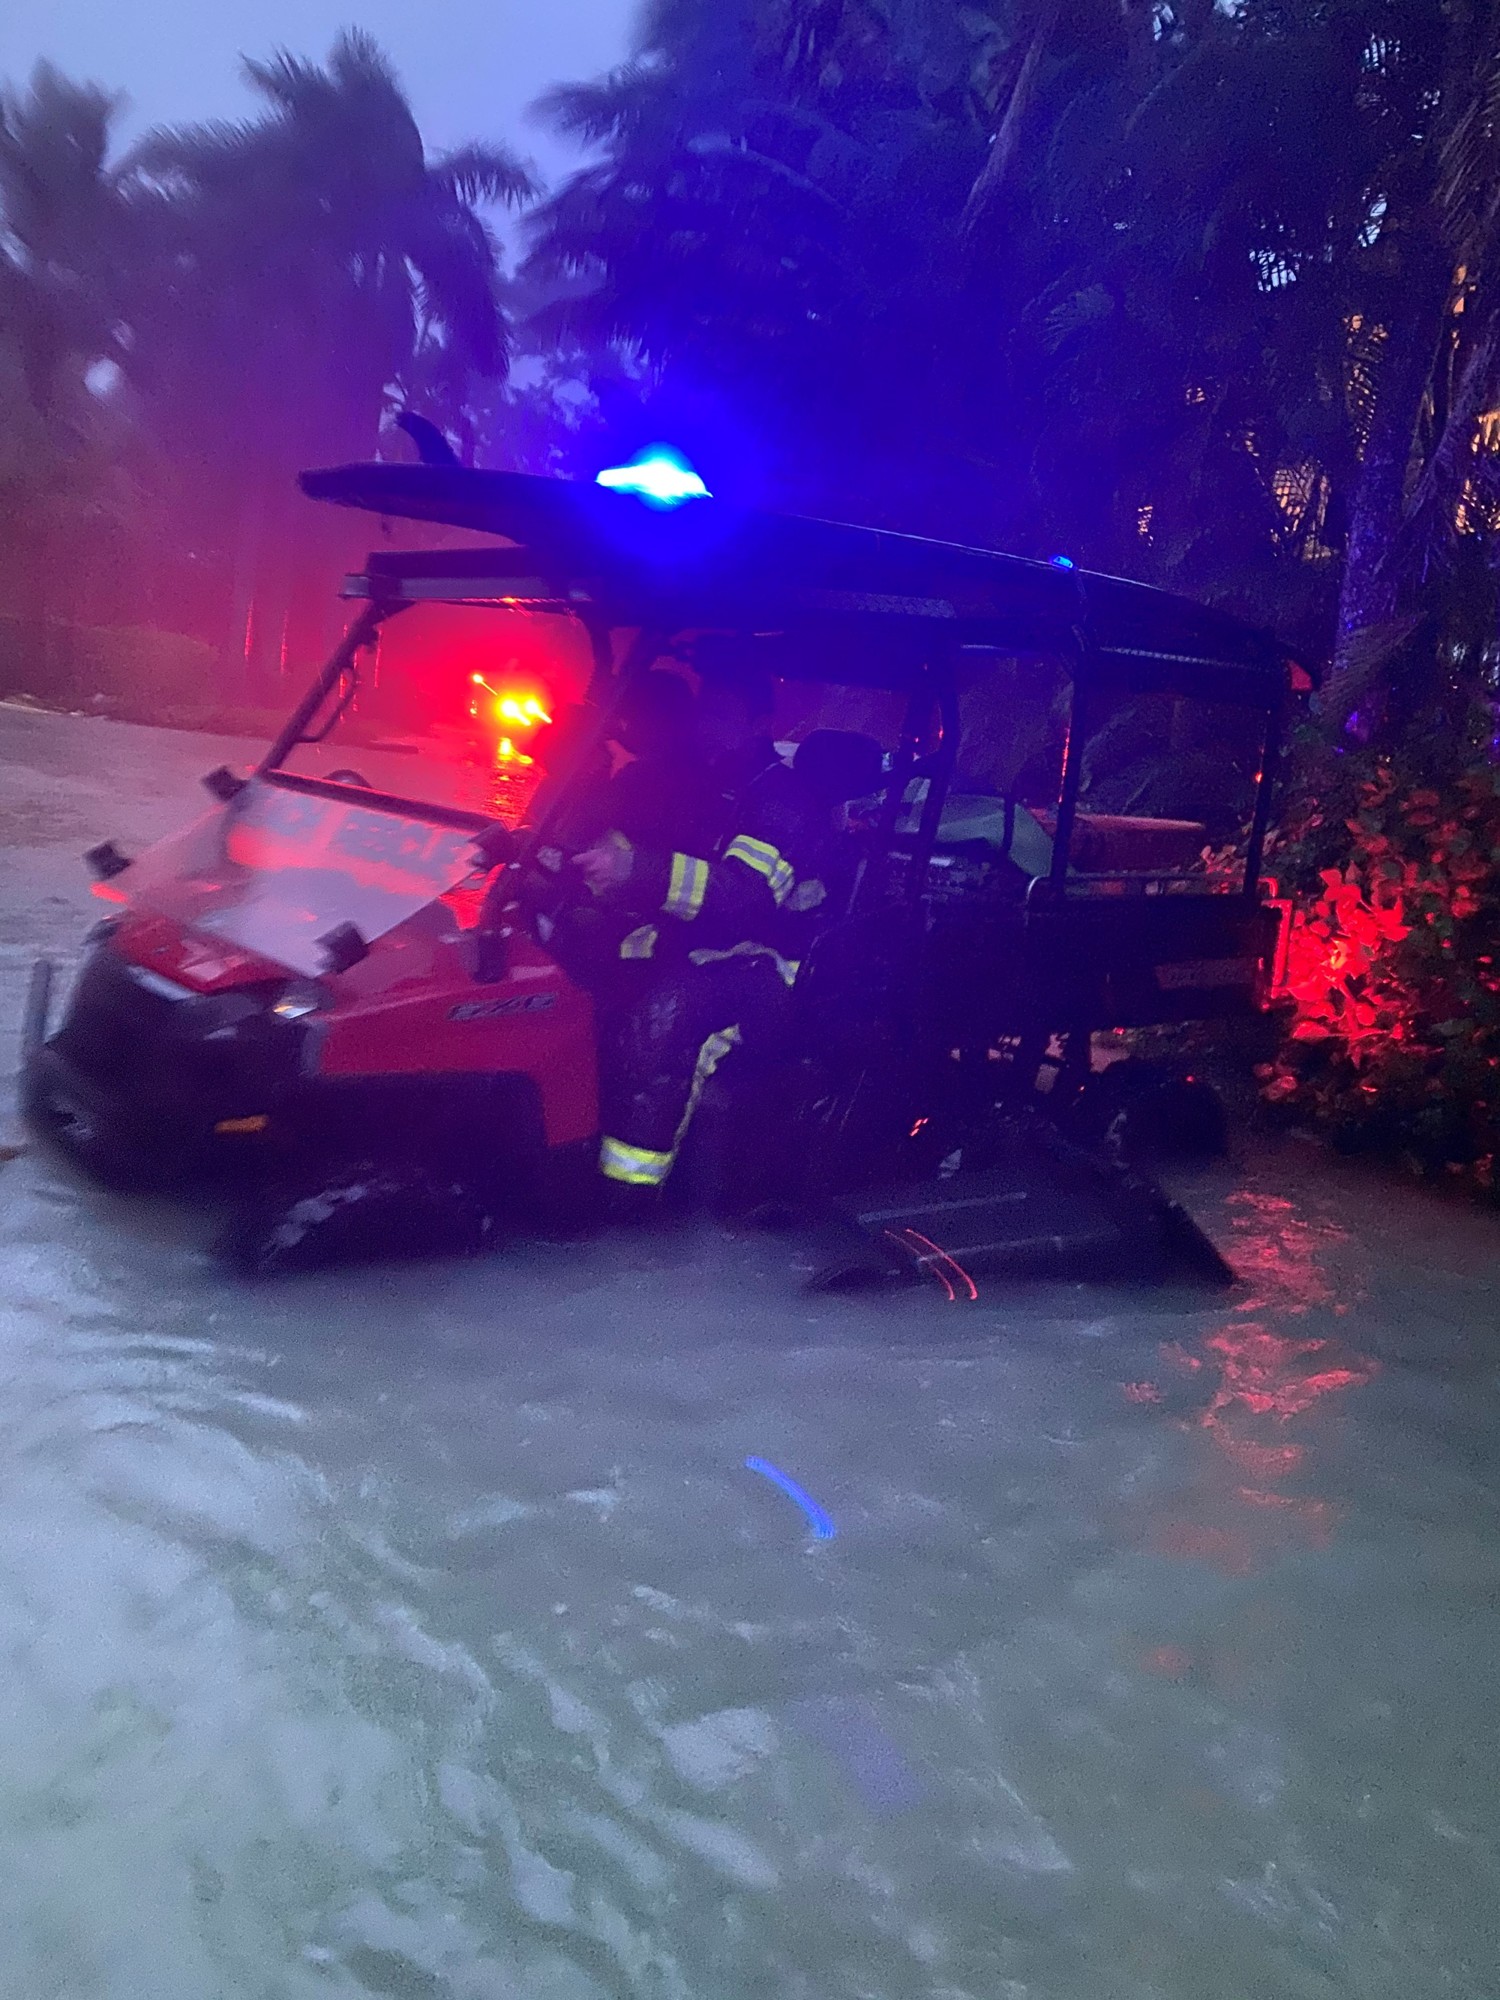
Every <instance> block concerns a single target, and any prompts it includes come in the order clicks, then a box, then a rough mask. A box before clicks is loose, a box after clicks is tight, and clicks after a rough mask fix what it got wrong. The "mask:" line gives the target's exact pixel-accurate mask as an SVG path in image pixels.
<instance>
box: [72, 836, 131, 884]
mask: <svg viewBox="0 0 1500 2000" xmlns="http://www.w3.org/2000/svg"><path fill="white" fill-rule="evenodd" d="M83 859H84V862H85V865H86V866H87V868H88V871H89V873H90V874H91V875H92V876H93V878H94V880H95V881H96V882H109V881H112V880H113V879H114V877H115V876H116V875H123V874H124V873H125V870H126V869H127V868H128V867H129V866H130V856H129V855H128V854H122V853H121V852H120V850H119V848H118V847H116V846H115V844H114V842H113V841H112V840H101V841H100V843H99V845H98V846H97V847H90V848H87V849H86V850H85V852H84V857H83Z"/></svg>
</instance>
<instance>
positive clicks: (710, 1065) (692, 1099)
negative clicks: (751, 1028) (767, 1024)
mask: <svg viewBox="0 0 1500 2000" xmlns="http://www.w3.org/2000/svg"><path fill="white" fill-rule="evenodd" d="M739 1039H740V1031H739V1024H738V1023H736V1024H735V1025H734V1026H733V1027H730V1028H720V1029H719V1030H718V1032H717V1033H716V1034H712V1035H710V1036H709V1038H708V1040H707V1041H706V1042H705V1043H704V1044H703V1046H702V1048H701V1049H699V1051H698V1060H697V1062H696V1063H695V1064H694V1065H693V1083H692V1088H691V1089H690V1090H689V1091H688V1101H687V1104H686V1106H685V1107H684V1109H683V1113H682V1122H681V1123H680V1124H679V1125H678V1127H677V1131H676V1133H675V1134H674V1135H673V1139H672V1158H673V1159H675V1158H676V1157H677V1149H678V1147H679V1146H680V1145H681V1144H682V1142H683V1140H684V1138H685V1137H686V1136H687V1128H688V1127H689V1125H691V1124H692V1122H693V1113H694V1112H695V1111H696V1110H697V1109H698V1100H699V1098H700V1097H702V1095H703V1089H704V1085H705V1084H706V1083H707V1082H708V1079H709V1078H710V1077H711V1076H712V1075H713V1073H714V1071H715V1070H716V1069H717V1068H718V1067H719V1064H720V1063H721V1062H723V1060H724V1058H725V1056H727V1055H728V1054H729V1051H730V1050H731V1049H733V1048H737V1047H738V1046H739Z"/></svg>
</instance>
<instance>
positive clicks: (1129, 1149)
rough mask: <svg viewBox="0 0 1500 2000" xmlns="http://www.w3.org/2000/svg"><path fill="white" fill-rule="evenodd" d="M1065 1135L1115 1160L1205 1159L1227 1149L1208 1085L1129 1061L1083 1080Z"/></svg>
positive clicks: (1170, 1068)
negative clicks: (1107, 1153) (1097, 1146)
mask: <svg viewBox="0 0 1500 2000" xmlns="http://www.w3.org/2000/svg"><path fill="white" fill-rule="evenodd" d="M1066 1129H1067V1131H1068V1135H1069V1137H1071V1138H1074V1139H1076V1140H1078V1141H1079V1143H1080V1144H1084V1145H1103V1146H1104V1147H1105V1148H1106V1149H1107V1150H1108V1151H1109V1152H1110V1154H1111V1155H1112V1156H1113V1157H1114V1158H1115V1159H1118V1160H1123V1161H1126V1162H1128V1163H1130V1164H1135V1163H1136V1162H1138V1161H1143V1160H1153V1159H1154V1160H1169V1159H1189V1160H1210V1159H1217V1158H1218V1157H1219V1156H1220V1155H1221V1154H1223V1153H1225V1152H1226V1151H1227V1150H1228V1146H1229V1125H1228V1119H1227V1118H1226V1116H1225V1112H1224V1105H1223V1102H1222V1100H1221V1099H1220V1097H1219V1093H1218V1092H1217V1091H1216V1090H1215V1089H1214V1087H1213V1085H1212V1084H1209V1083H1205V1082H1204V1080H1203V1079H1202V1077H1200V1076H1197V1075H1194V1074H1193V1073H1192V1072H1191V1071H1187V1070H1184V1069H1182V1068H1180V1067H1179V1066H1177V1065H1176V1064H1174V1063H1167V1062H1143V1061H1138V1060H1136V1059H1135V1058H1134V1057H1131V1058H1127V1059H1126V1060H1125V1061H1124V1062H1118V1063H1112V1064H1111V1065H1110V1067H1109V1068H1108V1069H1106V1070H1103V1071H1101V1072H1100V1073H1099V1074H1098V1075H1097V1076H1092V1077H1090V1078H1089V1080H1088V1082H1087V1083H1086V1084H1085V1085H1084V1087H1083V1090H1082V1091H1081V1093H1080V1095H1079V1097H1078V1100H1077V1102H1076V1104H1075V1105H1074V1106H1073V1107H1072V1108H1071V1111H1070V1115H1069V1117H1068V1119H1067V1124H1066Z"/></svg>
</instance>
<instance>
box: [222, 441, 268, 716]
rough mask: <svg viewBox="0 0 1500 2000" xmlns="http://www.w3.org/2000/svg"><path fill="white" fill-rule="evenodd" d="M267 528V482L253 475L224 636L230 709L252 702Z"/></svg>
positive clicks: (238, 535)
mask: <svg viewBox="0 0 1500 2000" xmlns="http://www.w3.org/2000/svg"><path fill="white" fill-rule="evenodd" d="M265 527H266V493H265V482H264V480H263V479H262V478H260V477H257V476H255V475H253V474H252V475H251V477H250V478H249V479H247V481H246V483H245V488H244V494H243V498H242V502H241V506H240V510H239V520H238V521H237V522H236V524H235V537H234V581H233V585H232V587H231V590H230V595H229V624H228V627H227V629H226V630H225V633H224V650H223V661H224V684H223V698H224V701H225V703H226V704H227V705H228V706H230V707H234V706H236V705H238V704H240V703H244V702H248V700H249V698H250V660H251V654H252V650H253V646H254V637H255V635H254V630H253V625H254V619H255V612H256V604H255V600H256V593H257V586H258V584H259V581H260V571H261V549H262V546H263V544H264V541H265Z"/></svg>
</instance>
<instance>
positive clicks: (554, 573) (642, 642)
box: [257, 464, 1312, 899]
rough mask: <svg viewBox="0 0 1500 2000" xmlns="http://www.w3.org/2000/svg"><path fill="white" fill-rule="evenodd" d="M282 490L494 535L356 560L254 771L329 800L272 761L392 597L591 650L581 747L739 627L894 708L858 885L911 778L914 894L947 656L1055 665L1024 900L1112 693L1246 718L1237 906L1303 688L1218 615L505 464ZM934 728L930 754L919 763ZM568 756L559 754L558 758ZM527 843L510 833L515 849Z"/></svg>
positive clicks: (1047, 890) (348, 665)
mask: <svg viewBox="0 0 1500 2000" xmlns="http://www.w3.org/2000/svg"><path fill="white" fill-rule="evenodd" d="M302 486H303V489H304V491H305V492H307V493H308V494H309V496H310V497H313V498H316V499H324V500H330V501H334V502H336V503H338V504H342V505H345V506H352V507H356V508H362V509H365V510H367V511H373V512H377V513H380V514H384V515H396V516H401V517H403V518H411V519H418V520H428V521H436V522H440V523H442V524H444V525H446V526H449V527H460V528H467V529H471V530H479V531H481V532H484V533H487V534H491V535H495V536H504V537H506V538H507V542H505V543H503V542H498V541H497V542H496V543H494V544H493V545H491V546H486V547H477V548H462V549H449V550H440V551H431V550H416V551H391V550H381V551H377V552H375V553H373V554H371V555H370V556H369V557H368V558H367V560H366V562H365V565H364V567H363V569H361V570H359V571H357V572H356V573H355V574H353V575H352V576H350V577H348V578H347V579H346V580H345V584H344V595H345V597H346V598H349V599H351V600H353V601H354V602H355V603H357V604H358V605H359V610H358V611H357V613H356V615H355V617H354V619H353V621H352V623H351V624H350V626H349V629H348V630H347V632H346V633H345V635H344V637H343V639H342V640H341V641H340V642H339V644H338V646H337V647H336V648H335V649H334V651H333V653H332V654H331V655H330V657H329V659H328V661H327V663H326V665H325V666H324V667H323V669H322V671H321V673H320V674H319V675H318V677H317V678H316V680H315V681H314V682H313V684H312V685H311V687H310V688H309V689H308V691H307V693H306V694H305V695H304V697H303V699H302V700H301V701H300V702H299V703H298V705H297V707H296V708H295V709H294V710H293V712H292V714H291V716H290V717H289V718H288V720H287V723H286V726H285V728H284V729H283V730H282V732H281V734H280V735H279V736H278V737H277V739H276V741H275V742H274V743H273V744H272V745H271V747H270V749H269V750H268V751H267V753H266V755H265V757H264V758H263V759H262V761H261V764H260V766H259V767H258V772H257V775H258V776H260V777H262V778H264V779H267V780H270V781H272V782H275V783H277V784H284V785H289V786H290V787H292V788H294V789H298V790H306V791H310V792H316V793H320V794H326V795H329V796H334V797H347V791H346V790H345V788H343V787H341V786H339V785H338V784H336V783H334V782H333V781H330V780H324V779H318V778H309V777H301V776H296V775H294V774H292V773H290V772H287V771H286V770H285V769H284V766H285V763H286V760H287V759H288V758H289V757H290V756H291V754H292V752H293V751H294V750H295V749H296V748H297V747H298V746H299V745H301V744H306V743H313V742H320V741H322V740H323V738H324V737H326V735H327V734H328V733H329V731H330V730H331V729H332V728H333V727H334V725H335V724H336V723H337V721H338V719H339V716H340V715H341V714H342V713H343V711H344V709H345V708H347V706H348V704H349V702H350V701H351V700H352V698H353V695H354V692H355V689H356V687H357V684H358V674H359V659H360V656H361V655H362V654H363V653H364V652H365V651H366V650H367V649H368V648H369V647H371V646H372V645H373V644H374V643H375V640H376V638H377V636H378V634H379V631H380V628H381V627H382V626H383V625H384V624H385V623H386V621H387V620H388V619H390V618H392V617H394V616H396V615H398V614H399V613H400V612H402V611H404V610H406V609H407V608H409V607H410V606H412V605H415V604H420V603H441V604H461V605H469V606H483V607H490V608H494V609H497V610H515V611H524V612H527V613H531V614H551V615H554V616H559V617H567V618H571V619H573V620H575V621H576V622H577V623H578V624H580V625H581V626H582V627H583V629H584V631H585V632H586V633H587V635H588V639H589V643H590V648H591V652H592V657H593V662H594V666H593V675H592V680H591V683H590V690H589V692H590V697H591V699H592V701H593V703H594V705H595V707H596V710H597V712H598V717H597V722H596V734H600V735H602V733H603V732H604V731H605V730H606V729H607V728H608V725H609V721H610V720H611V718H612V715H613V713H614V710H615V709H616V707H617V705H618V703H619V700H620V698H621V696H622V694H623V691H624V689H625V688H626V687H627V686H628V685H629V683H630V682H631V680H632V679H633V678H634V677H635V676H637V675H638V674H641V673H644V672H645V671H646V670H647V669H648V668H649V667H650V666H651V664H652V662H653V661H654V660H655V659H657V658H659V657H661V655H662V654H663V653H665V652H667V651H669V650H671V649H672V647H673V646H674V644H677V643H680V642H682V641H683V640H684V639H686V638H687V637H688V636H689V635H692V634H695V633H701V632H704V631H722V630H730V631H737V632H744V633H754V634H756V635H764V636H766V637H767V638H768V639H769V640H770V642H771V644H772V648H773V652H774V658H773V659H772V660H771V661H770V662H769V664H770V665H771V668H772V671H774V672H776V673H777V674H778V675H779V677H781V678H783V679H785V680H788V681H814V682H821V683H823V684H829V685H847V686H856V687H865V688H877V689H884V690H886V691H893V692H897V693H904V694H905V695H906V697H907V700H906V708H905V714H904V717H903V721H902V725H901V731H900V736H899V740H898V743H897V746H896V749H895V751H894V752H893V754H892V756H891V758H890V767H889V774H888V778H887V782H886V786H885V791H884V797H883V799H882V802H881V807H880V813H879V818H878V824H877V837H876V841H875V844H874V851H873V861H872V869H871V871H868V872H870V873H873V874H877V875H878V874H879V873H880V872H881V871H883V870H884V869H885V868H886V867H888V866H889V863H890V860H891V857H892V852H893V849H894V847H895V844H896V841H897V834H898V826H899V823H900V821H901V818H902V815H903V810H904V808H905V805H906V800H907V794H908V792H909V790H910V787H911V783H912V780H913V779H914V778H916V777H919V776H920V777H925V778H926V779H927V781H928V782H927V786H926V793H925V797H924V799H923V801H922V805H921V810H920V813H919V815H918V823H917V826H916V828H915V830H914V833H913V834H912V835H909V836H908V835H903V836H901V851H902V853H903V855H905V856H907V857H909V858H910V859H911V860H912V861H913V862H915V863H916V867H915V869H914V870H913V874H912V879H913V880H914V881H920V880H921V879H922V873H923V869H924V866H925V863H926V861H927V860H929V859H930V857H931V854H932V851H933V849H934V847H935V845H936V843H937V840H938V834H939V828H940V824H941V820H942V812H943V804H944V801H945V799H946V797H947V796H948V793H949V790H950V788H951V785H952V781H953V776H954V772H955V770H956V767H957V760H958V753H959V748H960V743H961V735H962V731H961V722H960V714H959V699H958V691H959V667H960V663H961V661H963V660H964V659H965V658H966V657H967V658H970V659H972V658H973V657H974V656H976V655H983V654H997V655H1002V656H1004V657H1007V658H1014V657H1017V656H1026V655H1031V656H1041V657H1045V658H1050V659H1051V660H1053V661H1055V662H1058V663H1060V664H1061V665H1062V666H1063V667H1064V669H1065V670H1066V672H1067V673H1068V676H1069V679H1070V682H1071V701H1070V708H1069V715H1068V722H1067V733H1066V738H1065V746H1064V751H1063V757H1062V769H1061V776H1060V783H1059V790H1058V797H1057V805H1056V815H1057V816H1056V823H1055V828H1054V831H1053V836H1052V856H1051V863H1050V869H1049V872H1048V874H1047V875H1046V876H1045V877H1043V878H1040V879H1039V880H1038V881H1036V882H1034V883H1033V884H1032V885H1031V887H1032V891H1033V892H1040V893H1044V894H1047V895H1054V896H1056V895H1063V894H1065V893H1066V891H1067V887H1068V884H1069V881H1070V878H1071V880H1072V881H1073V882H1074V883H1078V882H1080V881H1086V880H1087V879H1088V878H1086V877H1079V876H1077V875H1075V874H1074V873H1073V871H1072V868H1071V857H1072V848H1073V840H1074V833H1075V829H1076V826H1077V822H1078V812H1079V797H1080V793H1081V790H1082V784H1083V762H1084V749H1085V745H1086V743H1087V740H1088V732H1089V728H1090V726H1091V721H1092V719H1093V718H1094V717H1096V716H1097V715H1098V713H1099V709H1100V707H1101V706H1102V705H1103V703H1104V702H1105V701H1107V700H1110V699H1113V698H1117V697H1118V696H1120V695H1122V694H1124V695H1141V694H1165V695H1169V696H1172V697H1175V698H1178V699H1186V700H1195V701H1206V702H1216V703H1223V704H1226V705H1233V706H1235V707H1239V708H1243V709H1248V710H1250V711H1252V712H1254V713H1255V714H1257V715H1258V716H1259V718H1260V724H1261V728H1260V748H1261V756H1260V764H1259V770H1258V773H1257V777H1256V785H1255V803H1254V809H1253V814H1252V818H1251V823H1250V828H1249V835H1248V839H1247V842H1246V851H1245V865H1244V870H1243V874H1242V878H1241V881H1240V886H1239V890H1238V894H1240V895H1241V896H1243V897H1245V898H1248V899H1254V898H1255V897H1256V896H1257V893H1258V884H1259V878H1260V869H1261V862H1262V859H1263V855H1264V848H1265V839H1266V832H1267V828H1268V826H1269V821H1270V813H1271V806H1272V795H1273V785H1274V778H1275V774H1276V769H1277V765H1278V762H1279V758H1280V752H1281V746H1282V738H1283V731H1284V727H1285V718H1286V711H1287V707H1288V704H1289V700H1290V698H1291V696H1292V695H1293V694H1294V693H1295V692H1299V691H1302V690H1304V689H1307V688H1310V687H1311V685H1312V681H1311V678H1310V676H1309V675H1308V673H1307V671H1306V669H1305V668H1303V667H1302V666H1301V665H1300V663H1299V662H1298V661H1296V660H1295V659H1294V658H1293V657H1292V655H1291V654H1289V653H1288V651H1287V650H1286V648H1285V647H1283V646H1282V645H1281V644H1280V643H1279V642H1278V641H1276V640H1275V639H1274V638H1272V637H1270V636H1268V635H1267V634H1264V633H1261V632H1257V631H1255V630H1253V629H1252V628H1250V627H1248V626H1245V625H1242V624H1240V623H1239V622H1238V621H1237V620H1234V619H1232V618H1229V617H1227V616H1226V615H1224V614H1222V613H1219V612H1215V611H1211V610H1208V609H1206V608H1204V607H1202V606H1200V605H1196V604H1192V603H1190V602H1188V601H1187V600H1185V599H1182V598H1177V597H1173V596H1171V595H1169V594H1168V593H1166V592H1164V591H1158V590H1154V589H1151V588H1149V587H1148V586H1146V585H1142V584H1136V583H1130V582H1127V581H1124V580H1122V579H1120V578H1117V577H1106V576H1096V575H1094V574H1092V573H1090V572H1087V571H1083V570H1080V569H1077V568H1075V567H1073V566H1072V565H1071V564H1063V565H1061V566H1058V565H1054V564H1051V563H1040V562H1034V561H1029V560H1027V559H1025V558H1022V557H1016V556H1007V555H1001V554H997V553H995V552H993V551H988V550H982V549H971V548H965V547H962V546H959V545H957V544H950V543H943V542H933V541H924V540H921V539H919V538H917V537H914V536H907V535H898V534H892V533H889V532H888V531H885V530H881V529H872V528H859V527H849V526H844V525H841V524H838V523H831V522H823V521H809V520H798V519H795V518H792V517H788V516H781V515H773V514H756V513H750V512H746V511H743V510H736V509H732V508H729V507H726V506H724V505H723V504H722V503H720V502H718V501H713V500H702V501H693V502H691V503H689V504H688V505H687V506H685V507H684V508H682V509H680V510H678V511H677V512H675V513H671V514H661V513H652V512H651V511H649V510H646V509H643V508H642V507H641V505H640V503H639V502H638V501H637V500H636V499H634V498H633V497H631V496H628V495H624V494H617V493H610V492H607V491H605V490H603V489H601V488H598V487H594V486H584V485H580V484H576V483H572V482H568V481H563V480H548V479H538V478H533V477H530V476H529V475H525V474H520V473H492V472H475V471H470V470H468V469H466V468H462V467H429V466H404V465H379V464H377V465H354V466H344V467H339V468H336V469H334V470H331V471H325V472H314V473H306V474H304V475H303V478H302ZM507 543H508V545H507ZM622 637H623V638H624V640H625V643H624V646H623V651H622V652H620V657H619V659H618V662H617V659H616V654H617V651H620V649H619V647H618V645H617V641H618V640H619V639H620V638H622ZM330 704H331V706H330ZM320 718H321V720H320ZM934 718H935V719H936V722H937V745H936V748H935V749H933V750H930V751H928V752H927V753H926V754H925V755H924V754H923V749H922V746H923V743H924V742H925V741H927V740H928V738H929V735H930V731H931V725H932V723H933V720H934ZM588 748H589V746H588V745H585V746H581V748H580V751H579V753H578V760H577V761H578V766H579V767H581V765H582V763H583V761H584V759H585V758H586V756H587V752H588ZM566 775H567V774H566V773H565V774H564V777H565V780H566ZM567 789H568V787H567V784H566V782H564V784H563V785H561V786H560V787H559V788H558V792H557V794H556V795H555V796H557V797H558V799H559V802H560V800H561V798H562V797H565V796H566V792H567ZM366 802H367V803H369V804H372V805H375V806H377V807H378V806H380V805H381V804H388V805H389V806H390V807H391V809H396V810H401V811H406V812H411V813H415V814H416V815H418V816H420V817H422V818H424V819H428V820H433V821H436V822H439V823H442V824H447V825H455V826H462V827H465V828H469V827H472V828H473V829H474V830H475V831H476V832H482V831H484V830H485V829H487V828H490V827H493V826H494V825H495V824H497V822H495V821H493V820H490V819H489V818H487V816H486V815H484V814H482V813H470V812H461V811H458V810H457V809H451V808H444V807H435V806H427V805H419V804H417V803H416V802H413V801H407V800H397V799H395V798H394V797H392V798H390V799H389V800H387V798H386V795H384V794H378V793H375V794H369V795H367V801H366ZM541 832H542V829H540V828H536V829H533V830H532V833H531V836H530V839H529V841H528V843H527V844H528V845H529V844H531V843H532V842H534V841H535V840H536V839H537V838H538V837H539V836H540V833H541Z"/></svg>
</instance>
